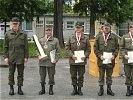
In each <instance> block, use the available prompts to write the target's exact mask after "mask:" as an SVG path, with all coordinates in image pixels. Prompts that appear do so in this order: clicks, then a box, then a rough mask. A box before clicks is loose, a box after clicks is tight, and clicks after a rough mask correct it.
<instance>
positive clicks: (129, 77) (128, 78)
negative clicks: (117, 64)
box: [124, 64, 133, 86]
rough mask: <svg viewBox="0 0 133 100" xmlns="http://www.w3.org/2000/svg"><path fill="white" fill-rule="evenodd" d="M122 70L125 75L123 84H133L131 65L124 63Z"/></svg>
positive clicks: (132, 67)
mask: <svg viewBox="0 0 133 100" xmlns="http://www.w3.org/2000/svg"><path fill="white" fill-rule="evenodd" d="M124 72H125V76H126V82H125V85H127V86H133V65H127V64H124Z"/></svg>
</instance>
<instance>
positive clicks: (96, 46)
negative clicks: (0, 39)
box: [94, 36, 102, 58]
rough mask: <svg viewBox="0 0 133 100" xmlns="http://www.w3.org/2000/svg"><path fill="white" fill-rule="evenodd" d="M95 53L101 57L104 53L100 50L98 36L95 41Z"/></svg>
mask: <svg viewBox="0 0 133 100" xmlns="http://www.w3.org/2000/svg"><path fill="white" fill-rule="evenodd" d="M94 53H95V55H96V56H97V57H98V58H100V57H101V55H102V52H100V51H99V45H98V36H96V38H95V42H94Z"/></svg>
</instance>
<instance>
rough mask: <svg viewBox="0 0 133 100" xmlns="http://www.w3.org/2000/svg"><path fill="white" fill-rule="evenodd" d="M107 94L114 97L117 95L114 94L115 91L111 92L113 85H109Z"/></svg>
mask: <svg viewBox="0 0 133 100" xmlns="http://www.w3.org/2000/svg"><path fill="white" fill-rule="evenodd" d="M107 94H108V95H111V96H114V95H115V94H114V93H113V91H112V90H111V85H107Z"/></svg>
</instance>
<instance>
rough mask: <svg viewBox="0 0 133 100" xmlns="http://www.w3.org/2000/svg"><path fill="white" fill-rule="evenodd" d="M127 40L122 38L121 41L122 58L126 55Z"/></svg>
mask: <svg viewBox="0 0 133 100" xmlns="http://www.w3.org/2000/svg"><path fill="white" fill-rule="evenodd" d="M124 41H125V38H124V37H122V38H121V41H120V53H121V56H122V57H124V55H126V50H125V42H124Z"/></svg>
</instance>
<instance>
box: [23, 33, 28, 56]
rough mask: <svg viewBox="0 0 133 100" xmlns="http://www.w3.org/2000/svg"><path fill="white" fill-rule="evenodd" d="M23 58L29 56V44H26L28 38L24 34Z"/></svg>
mask: <svg viewBox="0 0 133 100" xmlns="http://www.w3.org/2000/svg"><path fill="white" fill-rule="evenodd" d="M24 50H25V58H28V57H29V46H28V38H27V35H26V34H25V49H24Z"/></svg>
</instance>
